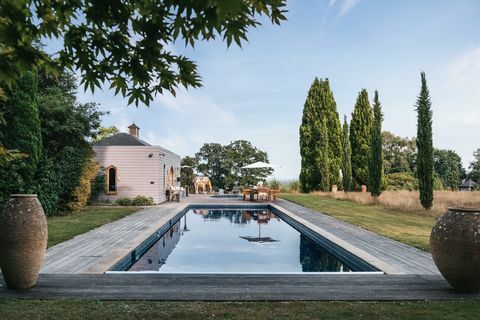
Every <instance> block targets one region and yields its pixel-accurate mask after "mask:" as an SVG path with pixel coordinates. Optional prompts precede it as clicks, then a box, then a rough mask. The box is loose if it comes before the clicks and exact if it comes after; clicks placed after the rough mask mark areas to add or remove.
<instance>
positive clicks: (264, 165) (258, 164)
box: [242, 161, 280, 169]
mask: <svg viewBox="0 0 480 320" xmlns="http://www.w3.org/2000/svg"><path fill="white" fill-rule="evenodd" d="M258 168H272V169H275V168H280V166H277V165H276V164H271V163H266V162H263V161H257V162H254V163H251V164H248V165H246V166H243V167H242V169H258Z"/></svg>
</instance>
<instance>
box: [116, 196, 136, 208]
mask: <svg viewBox="0 0 480 320" xmlns="http://www.w3.org/2000/svg"><path fill="white" fill-rule="evenodd" d="M115 204H116V205H117V206H131V205H132V199H131V198H128V197H122V198H118V199H117V200H116V201H115Z"/></svg>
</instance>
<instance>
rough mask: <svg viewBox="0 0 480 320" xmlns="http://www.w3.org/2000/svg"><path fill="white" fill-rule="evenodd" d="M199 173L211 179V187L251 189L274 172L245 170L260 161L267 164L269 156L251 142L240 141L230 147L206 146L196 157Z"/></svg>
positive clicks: (219, 145) (217, 144) (269, 170)
mask: <svg viewBox="0 0 480 320" xmlns="http://www.w3.org/2000/svg"><path fill="white" fill-rule="evenodd" d="M195 159H196V160H195V162H196V163H197V167H196V169H197V171H198V172H199V173H201V174H203V175H205V176H207V177H209V178H210V181H211V183H212V186H214V187H217V188H221V189H231V188H233V187H235V186H249V185H253V184H256V183H257V182H258V181H265V179H266V178H267V177H268V176H269V175H270V174H271V173H272V172H273V171H272V169H270V168H258V169H242V167H243V166H246V165H248V164H251V163H253V162H257V161H264V162H268V154H267V153H266V152H265V151H262V150H259V149H258V148H256V147H254V146H253V145H252V144H251V143H250V142H249V141H246V140H237V141H233V142H231V143H230V144H228V145H225V146H223V145H221V144H219V143H205V144H204V145H203V146H202V147H201V148H200V150H199V152H197V153H196V154H195Z"/></svg>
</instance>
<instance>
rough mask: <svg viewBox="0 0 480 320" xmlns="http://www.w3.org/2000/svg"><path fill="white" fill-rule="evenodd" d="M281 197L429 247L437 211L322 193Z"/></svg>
mask: <svg viewBox="0 0 480 320" xmlns="http://www.w3.org/2000/svg"><path fill="white" fill-rule="evenodd" d="M282 198H284V199H286V200H290V201H292V202H295V203H298V204H300V205H302V206H305V207H307V208H310V209H313V210H316V211H319V212H322V213H325V214H327V215H330V216H332V217H334V218H337V219H340V220H343V221H346V222H348V223H351V224H354V225H357V226H360V227H363V228H365V229H367V230H370V231H373V232H376V233H378V234H381V235H384V236H386V237H389V238H392V239H395V240H398V241H400V242H403V243H406V244H408V245H411V246H414V247H417V248H419V249H422V250H426V251H429V250H430V232H431V230H432V227H433V225H434V223H435V221H436V220H437V217H436V215H433V214H427V213H424V212H423V213H418V212H406V211H400V210H393V209H387V208H385V207H383V206H381V205H378V204H358V203H354V202H352V201H347V200H339V199H334V198H330V197H326V196H323V195H319V194H301V193H297V194H282Z"/></svg>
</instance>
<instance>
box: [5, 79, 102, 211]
mask: <svg viewBox="0 0 480 320" xmlns="http://www.w3.org/2000/svg"><path fill="white" fill-rule="evenodd" d="M31 79H32V81H33V83H31V86H27V87H25V86H24V87H23V88H21V89H22V91H21V93H15V92H16V91H15V90H16V89H13V90H12V91H9V90H7V92H6V99H5V100H3V101H4V102H5V103H3V102H2V104H1V108H2V110H4V111H5V116H6V120H8V122H7V123H8V126H7V125H6V123H4V124H3V126H2V130H1V131H0V132H1V134H2V142H4V143H5V147H9V148H10V147H12V148H13V147H14V148H16V149H18V150H19V151H21V152H22V153H24V154H25V158H22V159H19V160H14V161H9V162H8V163H7V164H6V165H5V166H1V167H0V170H2V178H3V177H9V178H8V179H2V180H3V181H1V182H0V188H1V195H2V197H4V199H5V197H6V196H8V194H9V193H11V192H12V191H13V190H17V191H13V192H35V193H37V194H38V198H39V200H40V202H41V203H42V205H43V207H44V210H45V213H46V214H47V215H54V214H58V213H64V212H68V211H71V210H76V209H78V208H79V207H81V206H83V205H84V204H85V203H86V200H85V199H88V196H89V193H90V180H91V179H90V176H91V174H89V171H88V170H87V168H89V167H88V165H89V163H90V159H91V158H92V156H93V153H92V150H91V146H90V143H89V140H91V139H92V138H93V137H95V136H96V134H97V130H98V128H99V126H100V117H101V116H102V115H103V113H102V112H99V111H98V110H97V106H96V105H95V104H79V103H77V101H76V98H75V91H76V80H75V77H74V76H73V74H72V73H69V72H65V73H62V74H61V75H60V76H59V77H58V78H56V77H53V76H51V75H48V74H45V73H40V74H39V76H38V91H37V90H35V92H33V91H31V90H30V91H29V90H28V89H29V88H34V87H35V88H37V77H34V78H31ZM21 83H23V82H22V81H20V82H18V84H19V85H20V84H21ZM29 92H31V96H30V97H29V96H28V94H29ZM18 97H22V98H25V97H28V99H27V100H25V99H24V101H30V102H31V106H33V105H35V110H36V114H35V112H33V111H25V112H23V113H22V112H20V111H21V110H23V109H22V108H24V106H26V104H21V103H18V102H15V104H11V102H12V101H18ZM15 99H17V100H15ZM32 101H34V103H33V102H32ZM37 101H38V107H37ZM7 109H8V110H7ZM9 110H10V111H9ZM17 123H18V124H19V125H17ZM27 129H28V130H29V131H31V132H36V133H35V134H34V135H33V137H32V135H31V134H25V133H22V130H23V131H24V130H27ZM32 130H33V131H32ZM37 135H38V137H37ZM19 138H20V139H19ZM12 139H14V140H15V141H14V142H15V143H16V144H17V145H14V144H13V142H9V141H12ZM24 140H25V141H27V140H28V142H29V143H35V148H37V147H38V148H37V149H38V150H42V151H41V156H40V152H39V151H38V152H37V151H35V152H34V153H33V154H34V156H33V157H32V156H30V154H32V151H27V149H26V148H25V147H24V146H23V145H24ZM36 144H40V145H38V146H37V145H36ZM31 149H32V150H36V149H33V147H32V148H31ZM37 155H38V156H37ZM37 157H38V160H37V161H36V162H37V164H36V165H35V170H33V169H32V170H30V171H32V172H31V174H33V176H32V177H31V178H30V182H29V183H28V184H27V185H28V189H27V188H25V187H23V186H24V185H25V183H26V182H25V181H26V180H25V178H24V176H23V174H24V171H23V170H24V168H25V166H24V165H23V163H24V162H25V161H31V160H32V159H34V158H37ZM32 168H33V167H32ZM30 171H29V174H30ZM90 173H91V172H90ZM0 200H1V199H0Z"/></svg>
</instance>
